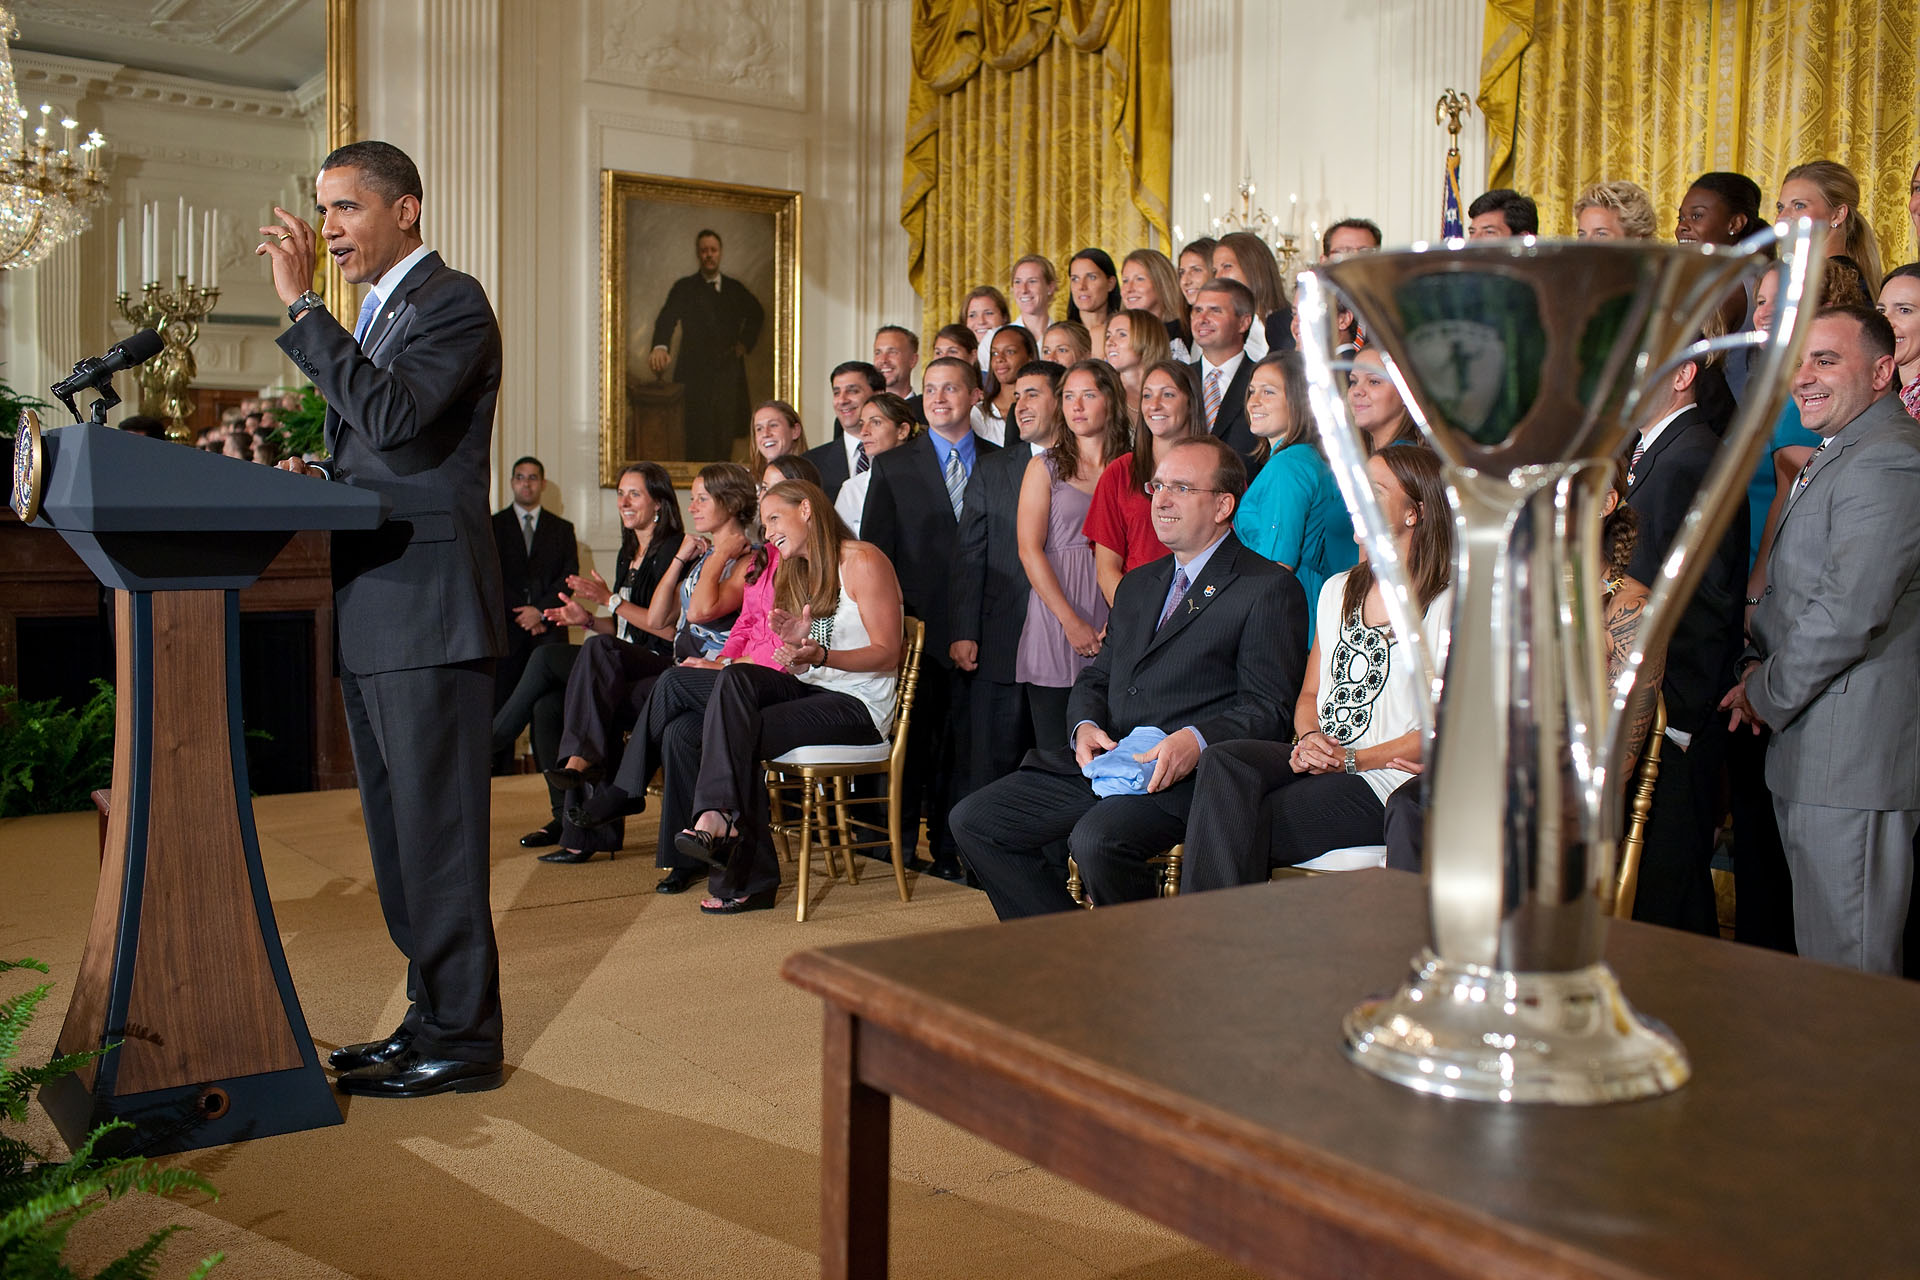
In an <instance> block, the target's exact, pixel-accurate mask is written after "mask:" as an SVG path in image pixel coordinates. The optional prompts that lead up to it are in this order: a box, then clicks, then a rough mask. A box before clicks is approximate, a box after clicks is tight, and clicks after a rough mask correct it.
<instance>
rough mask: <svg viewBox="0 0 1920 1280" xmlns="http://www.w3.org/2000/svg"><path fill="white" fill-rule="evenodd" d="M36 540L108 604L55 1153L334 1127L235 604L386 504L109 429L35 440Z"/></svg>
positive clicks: (55, 1090)
mask: <svg viewBox="0 0 1920 1280" xmlns="http://www.w3.org/2000/svg"><path fill="white" fill-rule="evenodd" d="M44 458H45V461H44V467H45V471H44V500H43V505H42V510H41V513H40V516H39V518H38V519H36V520H35V521H34V522H33V523H35V524H38V525H42V526H45V527H50V528H52V529H54V530H56V531H58V532H59V534H60V535H61V537H63V538H64V539H65V540H66V541H67V543H68V545H70V546H71V547H72V548H73V549H74V551H75V552H76V553H77V554H78V555H79V556H80V558H81V559H82V560H83V561H85V562H86V565H87V567H88V568H89V569H91V570H92V571H93V573H94V575H95V576H96V577H98V578H99V579H100V581H101V582H102V583H104V584H105V585H107V586H109V587H112V588H114V631H115V690H116V703H115V715H116V721H115V725H114V742H113V807H112V811H111V814H110V816H109V818H108V823H107V839H106V847H105V851H104V856H103V859H102V862H101V867H100V887H99V889H98V891H97V893H96V895H95V897H94V903H93V921H92V925H91V927H90V928H89V930H88V933H87V942H86V950H85V953H84V954H83V956H82V957H81V961H80V971H79V974H78V975H77V976H76V978H75V980H74V984H73V1000H72V1003H71V1004H70V1005H69V1006H68V1009H67V1018H66V1022H65V1024H64V1025H63V1026H62V1027H61V1029H60V1038H59V1041H58V1042H57V1046H58V1052H60V1053H72V1052H77V1051H80V1050H85V1049H98V1048H103V1047H106V1046H114V1047H112V1048H108V1049H107V1052H106V1053H104V1054H103V1055H101V1056H100V1057H98V1058H95V1059H94V1060H93V1061H91V1062H90V1063H88V1064H87V1065H86V1066H85V1067H83V1068H82V1069H81V1070H80V1071H79V1072H77V1073H75V1074H74V1075H71V1076H67V1077H65V1078H63V1079H61V1080H57V1081H55V1082H53V1083H51V1084H49V1085H47V1086H46V1087H45V1088H43V1089H42V1090H41V1092H40V1102H41V1105H42V1106H44V1107H45V1108H46V1109H47V1114H48V1115H49V1116H51V1117H52V1119H53V1122H54V1124H55V1126H56V1127H57V1128H58V1129H59V1130H60V1134H61V1136H62V1137H63V1138H65V1139H66V1141H67V1144H68V1145H69V1146H77V1145H78V1144H79V1142H80V1141H81V1140H82V1139H83V1138H85V1136H86V1134H87V1133H88V1132H89V1131H90V1130H92V1128H93V1127H94V1126H96V1125H98V1124H100V1123H102V1122H104V1121H107V1120H110V1119H120V1120H125V1121H128V1122H129V1123H131V1124H132V1125H133V1129H132V1130H130V1131H128V1130H123V1131H121V1132H120V1133H118V1134H116V1135H114V1138H113V1139H112V1140H110V1144H109V1145H110V1147H111V1149H113V1150H116V1151H126V1152H136V1153H138V1154H142V1155H158V1154H161V1153H164V1152H171V1151H189V1150H192V1149H194V1148H197V1147H208V1146H216V1145H219V1144H221V1143H227V1142H236V1141H239V1140H241V1139H244V1138H258V1137H265V1136H267V1135H269V1134H275V1133H291V1132H295V1131H297V1130H300V1129H311V1128H315V1127H318V1126H320V1125H328V1124H338V1123H340V1119H341V1116H340V1108H339V1106H338V1104H337V1103H336V1102H335V1101H334V1098H333V1092H332V1089H331V1087H330V1085H329V1083H328V1081H327V1077H326V1074H325V1073H324V1072H323V1071H321V1069H320V1063H319V1059H318V1057H317V1056H316V1054H315V1051H314V1047H313V1041H312V1040H311V1039H310V1038H309V1036H308V1034H307V1023H306V1018H305V1017H304V1016H303V1015H302V1013H301V1011H300V1001H299V998H298V997H297V996H296V995H295V994H294V990H293V981H292V979H291V978H290V977H289V976H288V973H287V961H286V955H285V953H284V952H283V951H282V950H281V947H280V935H279V932H278V929H277V928H276V926H275V924H274V917H273V904H272V902H271V901H270V900H269V898H268V896H267V883H266V877H265V875H264V874H263V873H262V871H261V866H260V846H259V842H258V840H257V838H256V836H255V834H254V827H253V804H252V801H251V799H250V797H249V792H248V787H247V761H246V754H245V751H244V739H243V735H242V731H241V725H240V682H239V619H240V603H239V592H240V590H241V588H243V587H246V586H249V585H250V584H252V582H253V581H254V579H256V578H257V577H259V576H260V574H261V573H262V572H263V571H264V570H265V569H266V567H267V565H268V564H269V563H270V562H271V561H272V560H273V558H274V557H275V556H276V555H278V554H279V553H280V551H281V549H282V548H283V547H285V546H286V544H287V542H288V541H289V540H290V539H291V538H292V537H293V535H294V534H295V533H296V532H298V531H300V530H303V529H327V530H343V529H372V528H375V527H377V526H378V525H379V524H380V523H381V522H382V521H383V520H384V519H385V518H386V514H387V506H388V503H387V499H386V498H385V497H383V496H381V495H379V494H375V493H372V492H369V491H367V490H364V489H355V488H352V487H350V486H347V485H343V484H329V483H327V482H325V481H322V480H317V479H315V478H313V477H311V476H298V475H294V474H292V473H290V472H286V471H279V470H275V469H273V468H269V467H263V466H259V465H257V464H255V463H251V462H243V461H241V460H239V459H236V458H225V457H220V456H217V455H214V454H208V453H203V452H200V451H199V450H196V449H190V448H186V447H184V446H181V445H178V444H173V443H170V442H167V441H161V440H149V439H146V438H143V437H140V436H135V435H129V434H126V433H124V432H121V431H117V430H114V429H112V428H109V427H103V426H93V425H79V426H71V427H60V428H56V429H54V430H51V431H48V432H47V433H46V434H45V437H44Z"/></svg>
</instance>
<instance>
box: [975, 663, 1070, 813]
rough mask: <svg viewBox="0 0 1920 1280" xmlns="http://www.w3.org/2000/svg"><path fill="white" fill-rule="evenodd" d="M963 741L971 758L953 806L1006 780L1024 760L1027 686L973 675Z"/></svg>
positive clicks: (1030, 738)
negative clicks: (970, 749)
mask: <svg viewBox="0 0 1920 1280" xmlns="http://www.w3.org/2000/svg"><path fill="white" fill-rule="evenodd" d="M967 737H968V739H969V741H970V742H971V744H972V751H971V753H970V755H971V758H970V759H969V760H968V762H967V768H966V770H965V779H966V781H965V785H964V787H962V788H960V789H959V791H958V792H957V793H956V794H955V796H954V803H956V804H958V803H959V802H960V800H962V799H963V798H964V797H965V796H969V795H972V794H973V793H974V792H976V791H978V790H979V789H980V788H982V787H984V786H986V785H987V784H988V783H990V782H998V781H999V780H1000V779H1002V778H1004V777H1006V776H1007V775H1008V774H1010V773H1012V772H1013V771H1014V770H1016V769H1018V768H1019V767H1020V762H1021V761H1022V760H1024V759H1026V755H1027V749H1028V748H1029V747H1031V746H1033V745H1034V744H1033V735H1032V734H1031V732H1030V731H1029V726H1028V723H1027V686H1026V685H1023V684H1002V683H1000V682H999V681H998V680H988V679H986V678H985V677H984V676H981V675H978V674H975V675H974V677H973V689H972V691H971V692H970V693H969V694H968V697H967ZM1047 745H1048V746H1052V745H1055V744H1054V743H1048V744H1047Z"/></svg>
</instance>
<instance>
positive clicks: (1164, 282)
mask: <svg viewBox="0 0 1920 1280" xmlns="http://www.w3.org/2000/svg"><path fill="white" fill-rule="evenodd" d="M1120 304H1121V305H1122V306H1124V307H1127V308H1129V309H1130V310H1134V311H1150V312H1152V313H1153V314H1154V315H1156V316H1158V317H1159V319H1160V323H1161V324H1163V325H1165V326H1166V327H1167V343H1168V345H1169V346H1170V347H1171V348H1172V349H1173V354H1175V355H1176V356H1178V357H1180V358H1181V359H1183V360H1191V359H1192V358H1193V356H1192V354H1191V353H1189V352H1188V350H1187V310H1188V308H1189V307H1190V306H1191V305H1192V304H1191V303H1190V302H1188V301H1187V298H1186V295H1184V294H1183V293H1181V291H1180V276H1179V273H1178V272H1176V271H1175V270H1174V266H1173V263H1171V262H1169V261H1168V260H1167V255H1166V254H1164V253H1162V252H1160V251H1159V250H1158V249H1135V250H1134V251H1133V252H1132V253H1130V254H1128V255H1127V256H1126V257H1125V258H1124V259H1123V260H1122V261H1121V263H1120ZM1155 359H1158V357H1155ZM1148 363H1152V361H1149V362H1148Z"/></svg>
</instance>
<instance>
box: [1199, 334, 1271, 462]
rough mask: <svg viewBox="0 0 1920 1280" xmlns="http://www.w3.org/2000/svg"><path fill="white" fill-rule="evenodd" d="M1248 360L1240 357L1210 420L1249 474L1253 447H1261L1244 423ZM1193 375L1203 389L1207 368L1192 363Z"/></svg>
mask: <svg viewBox="0 0 1920 1280" xmlns="http://www.w3.org/2000/svg"><path fill="white" fill-rule="evenodd" d="M1253 365H1254V362H1253V361H1252V360H1251V359H1245V358H1243V359H1242V360H1241V361H1240V367H1239V368H1238V369H1236V370H1234V374H1233V380H1232V381H1231V382H1229V383H1227V385H1226V389H1225V390H1223V391H1222V392H1221V393H1220V413H1219V415H1218V416H1217V417H1215V418H1214V420H1213V434H1214V435H1215V436H1217V437H1219V438H1220V439H1222V440H1224V441H1226V442H1227V444H1228V445H1230V446H1231V447H1232V448H1233V451H1234V452H1235V453H1237V454H1239V455H1240V460H1241V461H1242V462H1245V463H1246V464H1247V469H1248V475H1249V478H1251V476H1252V473H1253V454H1254V450H1256V449H1258V448H1259V447H1260V437H1259V436H1256V435H1254V434H1253V428H1252V427H1250V426H1248V425H1247V385H1248V384H1249V383H1251V382H1252V381H1253ZM1193 376H1194V378H1195V379H1196V380H1199V381H1200V382H1201V388H1202V392H1203V393H1204V391H1205V378H1206V376H1207V371H1206V370H1205V369H1204V368H1202V367H1201V365H1200V361H1199V360H1197V359H1196V360H1195V361H1194V362H1193Z"/></svg>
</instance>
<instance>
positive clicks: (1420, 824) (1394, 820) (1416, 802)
mask: <svg viewBox="0 0 1920 1280" xmlns="http://www.w3.org/2000/svg"><path fill="white" fill-rule="evenodd" d="M1425 781H1426V780H1425V779H1424V778H1421V777H1419V776H1417V775H1416V776H1415V777H1413V778H1410V779H1408V780H1407V781H1405V782H1403V783H1401V784H1400V785H1399V786H1398V787H1395V788H1394V791H1393V794H1392V795H1390V796H1388V797H1387V811H1386V813H1385V815H1383V817H1382V819H1381V834H1382V837H1383V839H1384V840H1385V842H1386V846H1387V865H1388V866H1389V867H1391V868H1393V869H1394V870H1395V871H1413V872H1418V871H1419V870H1420V864H1421V863H1422V862H1423V861H1424V860H1425V854H1426V847H1427V812H1426V796H1425V793H1424V792H1423V791H1422V789H1421V788H1422V786H1423V785H1424V783H1425Z"/></svg>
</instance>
